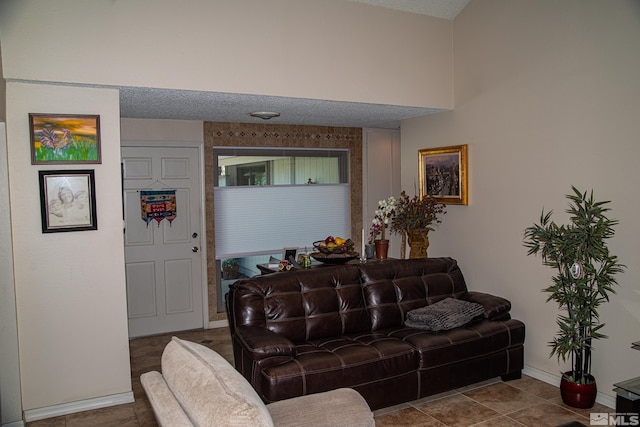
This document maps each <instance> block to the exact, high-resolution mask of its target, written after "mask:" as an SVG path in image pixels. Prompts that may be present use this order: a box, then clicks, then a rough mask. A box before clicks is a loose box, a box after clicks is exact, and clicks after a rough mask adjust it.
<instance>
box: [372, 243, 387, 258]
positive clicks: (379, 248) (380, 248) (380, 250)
mask: <svg viewBox="0 0 640 427" xmlns="http://www.w3.org/2000/svg"><path fill="white" fill-rule="evenodd" d="M375 243H376V258H377V259H387V254H388V253H389V241H388V240H387V239H384V240H376V241H375Z"/></svg>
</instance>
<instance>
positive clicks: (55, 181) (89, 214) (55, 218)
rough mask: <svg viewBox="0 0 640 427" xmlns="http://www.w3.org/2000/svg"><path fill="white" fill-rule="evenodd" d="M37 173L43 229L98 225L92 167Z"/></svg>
mask: <svg viewBox="0 0 640 427" xmlns="http://www.w3.org/2000/svg"><path fill="white" fill-rule="evenodd" d="M38 175H39V181H40V210H41V217H42V232H43V233H59V232H65V231H87V230H97V229H98V218H97V215H96V189H95V177H94V171H93V170H92V169H88V170H47V171H38Z"/></svg>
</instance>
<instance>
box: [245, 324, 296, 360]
mask: <svg viewBox="0 0 640 427" xmlns="http://www.w3.org/2000/svg"><path fill="white" fill-rule="evenodd" d="M235 337H236V340H237V341H238V342H239V343H240V344H241V345H242V346H243V347H244V349H245V350H246V351H247V352H248V353H249V354H251V357H252V359H254V360H262V359H266V358H267V357H274V356H287V357H294V356H295V355H296V346H295V345H294V344H293V342H291V340H289V339H288V338H286V337H284V336H282V335H278V334H276V333H275V332H272V331H270V330H268V329H264V328H260V327H257V326H239V327H237V328H236V333H235Z"/></svg>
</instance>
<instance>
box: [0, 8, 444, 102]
mask: <svg viewBox="0 0 640 427" xmlns="http://www.w3.org/2000/svg"><path fill="white" fill-rule="evenodd" d="M34 29H39V30H37V31H34ZM0 41H1V42H2V55H3V57H4V64H3V67H4V76H5V78H7V79H27V80H38V81H49V82H73V83H95V84H106V85H124V86H140V87H157V88H169V89H188V90H204V91H213V92H229V93H246V94H259V95H274V96H287V97H296V98H310V99H327V100H336V101H355V102H367V103H380V104H390V105H409V106H417V107H432V108H443V109H447V108H450V107H451V106H452V102H453V99H452V73H451V69H452V68H451V66H452V61H451V58H452V56H451V55H452V50H451V22H450V21H448V20H444V19H438V18H432V17H428V16H423V15H416V14H410V13H403V12H398V11H391V10H389V9H383V8H379V7H372V6H369V5H365V4H360V3H355V2H348V1H344V0H322V1H316V0H216V1H211V0H185V1H180V2H176V1H173V0H127V1H113V0H92V1H90V2H87V1H80V0H56V1H55V2H52V1H49V0H3V1H2V2H0ZM400 47H401V48H400ZM26 52H28V54H25V53H26ZM403 64H411V65H410V66H408V67H404V66H402V65H403Z"/></svg>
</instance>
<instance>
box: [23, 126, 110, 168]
mask: <svg viewBox="0 0 640 427" xmlns="http://www.w3.org/2000/svg"><path fill="white" fill-rule="evenodd" d="M29 130H30V135H31V140H30V145H31V164H32V165H37V164H78V163H87V164H91V163H101V162H102V160H101V158H100V116H98V115H80V114H29Z"/></svg>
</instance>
